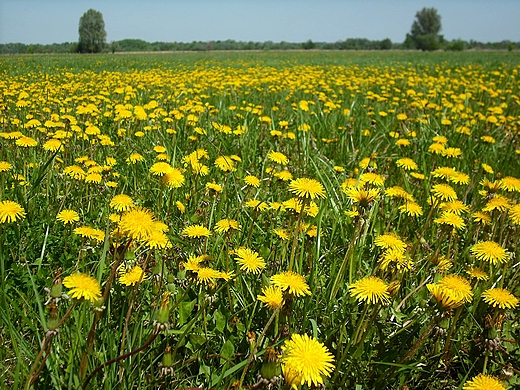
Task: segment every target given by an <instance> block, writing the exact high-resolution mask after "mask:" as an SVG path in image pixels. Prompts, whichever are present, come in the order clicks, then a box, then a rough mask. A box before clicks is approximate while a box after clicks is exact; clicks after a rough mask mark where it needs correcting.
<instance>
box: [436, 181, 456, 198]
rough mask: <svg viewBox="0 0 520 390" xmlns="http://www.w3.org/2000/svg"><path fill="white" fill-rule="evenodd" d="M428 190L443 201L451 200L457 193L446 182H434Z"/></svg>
mask: <svg viewBox="0 0 520 390" xmlns="http://www.w3.org/2000/svg"><path fill="white" fill-rule="evenodd" d="M430 191H431V193H432V194H433V196H434V197H436V198H438V199H440V200H443V201H452V200H456V199H457V193H456V192H455V190H454V189H453V187H451V186H449V185H448V184H435V185H434V186H432V188H431V190H430Z"/></svg>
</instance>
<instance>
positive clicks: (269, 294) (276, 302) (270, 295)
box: [256, 286, 283, 310]
mask: <svg viewBox="0 0 520 390" xmlns="http://www.w3.org/2000/svg"><path fill="white" fill-rule="evenodd" d="M262 294H263V295H257V296H256V299H258V300H259V301H260V302H263V303H265V305H266V306H267V307H268V308H269V309H272V310H275V309H277V308H279V307H280V305H281V304H282V302H283V291H282V290H281V289H280V288H278V287H276V286H268V287H264V288H263V289H262Z"/></svg>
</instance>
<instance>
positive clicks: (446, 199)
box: [0, 52, 520, 390]
mask: <svg viewBox="0 0 520 390" xmlns="http://www.w3.org/2000/svg"><path fill="white" fill-rule="evenodd" d="M519 60H520V55H519V54H518V53H499V52H496V53H482V52H481V53H479V52H474V53H471V52H468V53H405V52H403V53H400V52H394V53H269V52H266V53H249V54H244V53H242V54H238V53H227V54H222V53H221V54H218V53H203V54H194V53H186V54H154V55H152V54H149V55H140V56H137V55H136V56H133V55H99V56H94V55H93V56H76V55H70V56H26V57H15V56H13V57H3V58H1V60H0V71H1V74H2V77H1V79H0V235H1V239H0V272H1V281H0V282H1V287H0V342H1V345H2V348H0V369H1V371H0V382H1V383H2V384H3V385H2V388H10V389H24V390H25V389H30V388H35V389H65V388H69V389H82V388H83V389H115V388H118V389H159V388H160V389H173V388H175V389H262V388H266V389H288V388H292V389H307V388H323V387H325V388H330V389H354V388H355V389H356V390H363V389H403V390H404V389H424V388H428V389H465V390H478V389H481V390H482V389H506V388H512V387H515V386H518V384H519V383H520V380H519V379H518V374H519V370H520V364H519V359H520V352H519V349H518V343H519V342H520V328H519V310H518V307H519V305H518V303H519V302H518V297H520V277H519V270H520V261H519V258H518V255H519V249H518V242H519V236H520V143H519V141H520V135H519V134H520V133H519V130H520V107H519V105H520V90H519V82H520V77H519V70H520V66H519V65H518V64H519V62H520V61H519Z"/></svg>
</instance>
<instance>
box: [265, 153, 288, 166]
mask: <svg viewBox="0 0 520 390" xmlns="http://www.w3.org/2000/svg"><path fill="white" fill-rule="evenodd" d="M267 158H268V159H269V160H271V161H273V162H275V163H277V164H280V165H287V163H288V162H289V159H288V158H287V156H286V155H285V154H283V153H280V152H273V151H270V152H269V153H267Z"/></svg>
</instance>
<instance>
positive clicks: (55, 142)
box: [43, 138, 63, 152]
mask: <svg viewBox="0 0 520 390" xmlns="http://www.w3.org/2000/svg"><path fill="white" fill-rule="evenodd" d="M60 148H62V149H63V146H62V144H61V141H60V140H59V139H55V138H52V139H50V140H48V141H47V142H45V143H44V144H43V149H45V150H48V151H50V152H55V151H56V150H58V149H60Z"/></svg>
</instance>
